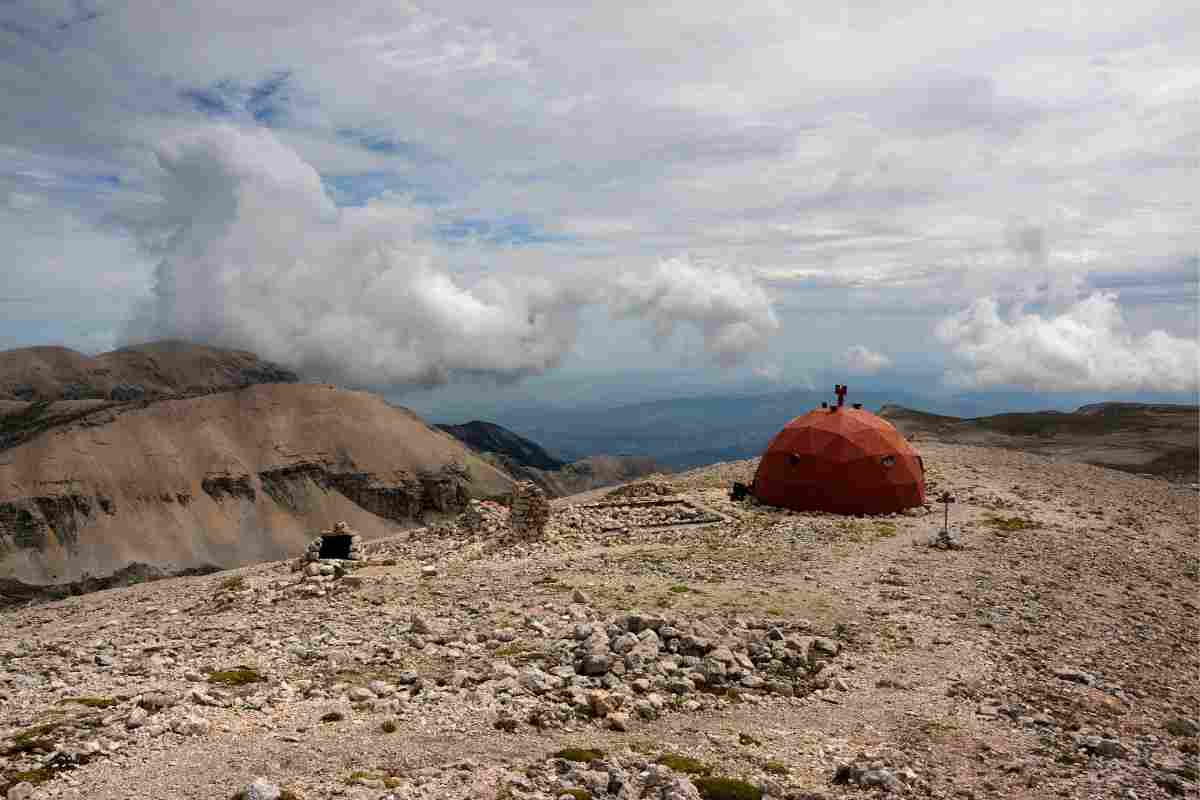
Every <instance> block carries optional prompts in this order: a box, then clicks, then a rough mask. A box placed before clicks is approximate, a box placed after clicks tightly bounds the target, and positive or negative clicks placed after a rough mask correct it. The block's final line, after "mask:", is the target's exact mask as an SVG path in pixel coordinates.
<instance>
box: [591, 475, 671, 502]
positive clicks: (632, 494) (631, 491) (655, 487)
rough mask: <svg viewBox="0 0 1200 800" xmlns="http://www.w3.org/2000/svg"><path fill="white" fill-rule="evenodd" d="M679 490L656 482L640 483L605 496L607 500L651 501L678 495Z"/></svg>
mask: <svg viewBox="0 0 1200 800" xmlns="http://www.w3.org/2000/svg"><path fill="white" fill-rule="evenodd" d="M678 493H679V490H678V489H676V488H675V487H674V486H672V485H671V484H669V483H664V482H662V481H655V480H645V481H638V482H637V483H630V484H626V485H625V486H618V487H617V488H616V489H613V490H612V491H611V492H609V493H608V494H606V495H604V499H606V500H651V499H655V498H659V497H670V496H671V495H675V494H678Z"/></svg>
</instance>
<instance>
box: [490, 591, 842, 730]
mask: <svg viewBox="0 0 1200 800" xmlns="http://www.w3.org/2000/svg"><path fill="white" fill-rule="evenodd" d="M807 630H808V624H807V623H806V622H803V621H800V622H797V623H794V624H792V625H784V624H780V623H774V624H772V623H769V622H765V621H754V622H749V623H745V627H741V626H734V627H728V626H722V627H720V628H715V627H710V626H709V625H707V624H706V623H703V622H691V623H689V622H687V621H685V620H682V619H677V618H667V617H663V616H658V615H653V614H637V613H633V614H627V615H621V616H618V617H614V618H611V619H609V620H607V621H596V622H585V621H580V622H577V623H576V624H575V625H574V627H573V629H572V630H571V632H570V635H569V638H565V639H562V640H559V641H558V642H557V643H556V644H555V646H554V647H553V648H551V649H550V650H549V651H548V652H546V653H545V654H544V655H546V656H547V658H548V659H549V660H557V661H558V666H554V667H550V668H548V671H547V669H543V667H539V666H529V667H526V668H525V669H523V670H520V671H517V670H516V669H514V668H511V667H508V668H507V670H504V669H501V667H500V666H496V668H495V669H496V670H497V674H498V675H499V673H500V672H505V671H507V672H509V674H508V677H507V679H502V680H500V681H499V682H498V683H497V684H496V686H495V687H494V691H495V693H496V694H497V696H498V697H500V696H502V695H505V694H509V693H511V696H512V699H511V701H510V702H509V703H508V704H504V703H502V705H507V708H506V709H505V711H504V712H503V713H502V714H501V715H500V718H499V719H498V720H497V721H496V727H497V728H498V729H501V730H508V731H512V730H516V728H517V727H518V726H519V724H520V722H521V721H522V720H524V721H526V722H528V723H529V724H531V725H533V726H535V727H538V728H546V727H557V726H558V725H560V724H562V723H564V722H567V721H568V720H571V719H591V720H594V721H596V722H598V723H600V724H602V725H603V726H605V727H608V728H612V729H614V730H626V729H627V728H628V726H629V725H630V723H631V720H633V719H635V718H636V719H642V720H653V719H657V718H658V717H659V716H660V715H661V714H662V713H665V712H666V711H671V710H675V711H698V710H701V709H706V708H716V707H719V706H721V705H724V704H725V703H726V702H728V701H731V700H740V699H746V698H747V697H749V696H753V695H758V694H773V695H779V696H783V697H795V696H806V695H808V694H809V693H811V692H813V691H815V690H819V689H822V690H823V689H827V688H830V686H833V687H836V688H839V689H842V690H844V689H845V688H846V686H845V683H844V682H842V681H841V679H840V678H835V677H833V675H832V673H833V670H831V669H828V668H827V667H828V665H829V664H830V663H831V662H832V661H833V659H835V658H836V657H837V655H838V654H839V652H840V651H841V644H840V643H839V642H837V641H835V640H832V639H827V638H824V637H819V636H810V635H804V634H803V633H801V632H802V631H807Z"/></svg>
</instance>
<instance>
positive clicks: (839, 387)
mask: <svg viewBox="0 0 1200 800" xmlns="http://www.w3.org/2000/svg"><path fill="white" fill-rule="evenodd" d="M833 393H834V394H836V395H837V399H838V404H837V407H838V408H841V407H842V406H844V405H845V404H846V384H844V383H837V384H834V386H833Z"/></svg>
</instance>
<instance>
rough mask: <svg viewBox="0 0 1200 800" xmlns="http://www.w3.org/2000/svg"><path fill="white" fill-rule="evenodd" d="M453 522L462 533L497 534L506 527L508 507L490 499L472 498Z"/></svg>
mask: <svg viewBox="0 0 1200 800" xmlns="http://www.w3.org/2000/svg"><path fill="white" fill-rule="evenodd" d="M455 524H456V525H457V526H458V527H459V529H461V530H462V531H463V532H464V533H472V534H499V533H502V532H504V531H505V530H507V529H508V509H507V508H505V507H504V506H502V505H500V504H499V503H496V502H493V501H491V500H472V501H470V503H468V504H467V510H466V511H464V512H463V513H462V514H461V515H459V517H458V519H457V520H455Z"/></svg>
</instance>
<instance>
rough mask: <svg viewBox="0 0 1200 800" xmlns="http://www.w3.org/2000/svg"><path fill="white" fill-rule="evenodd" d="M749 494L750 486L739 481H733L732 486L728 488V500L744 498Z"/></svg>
mask: <svg viewBox="0 0 1200 800" xmlns="http://www.w3.org/2000/svg"><path fill="white" fill-rule="evenodd" d="M748 494H750V487H749V486H747V485H746V484H744V483H741V482H740V481H734V482H733V488H732V489H730V490H729V499H730V500H745V499H746V496H747V495H748Z"/></svg>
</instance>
